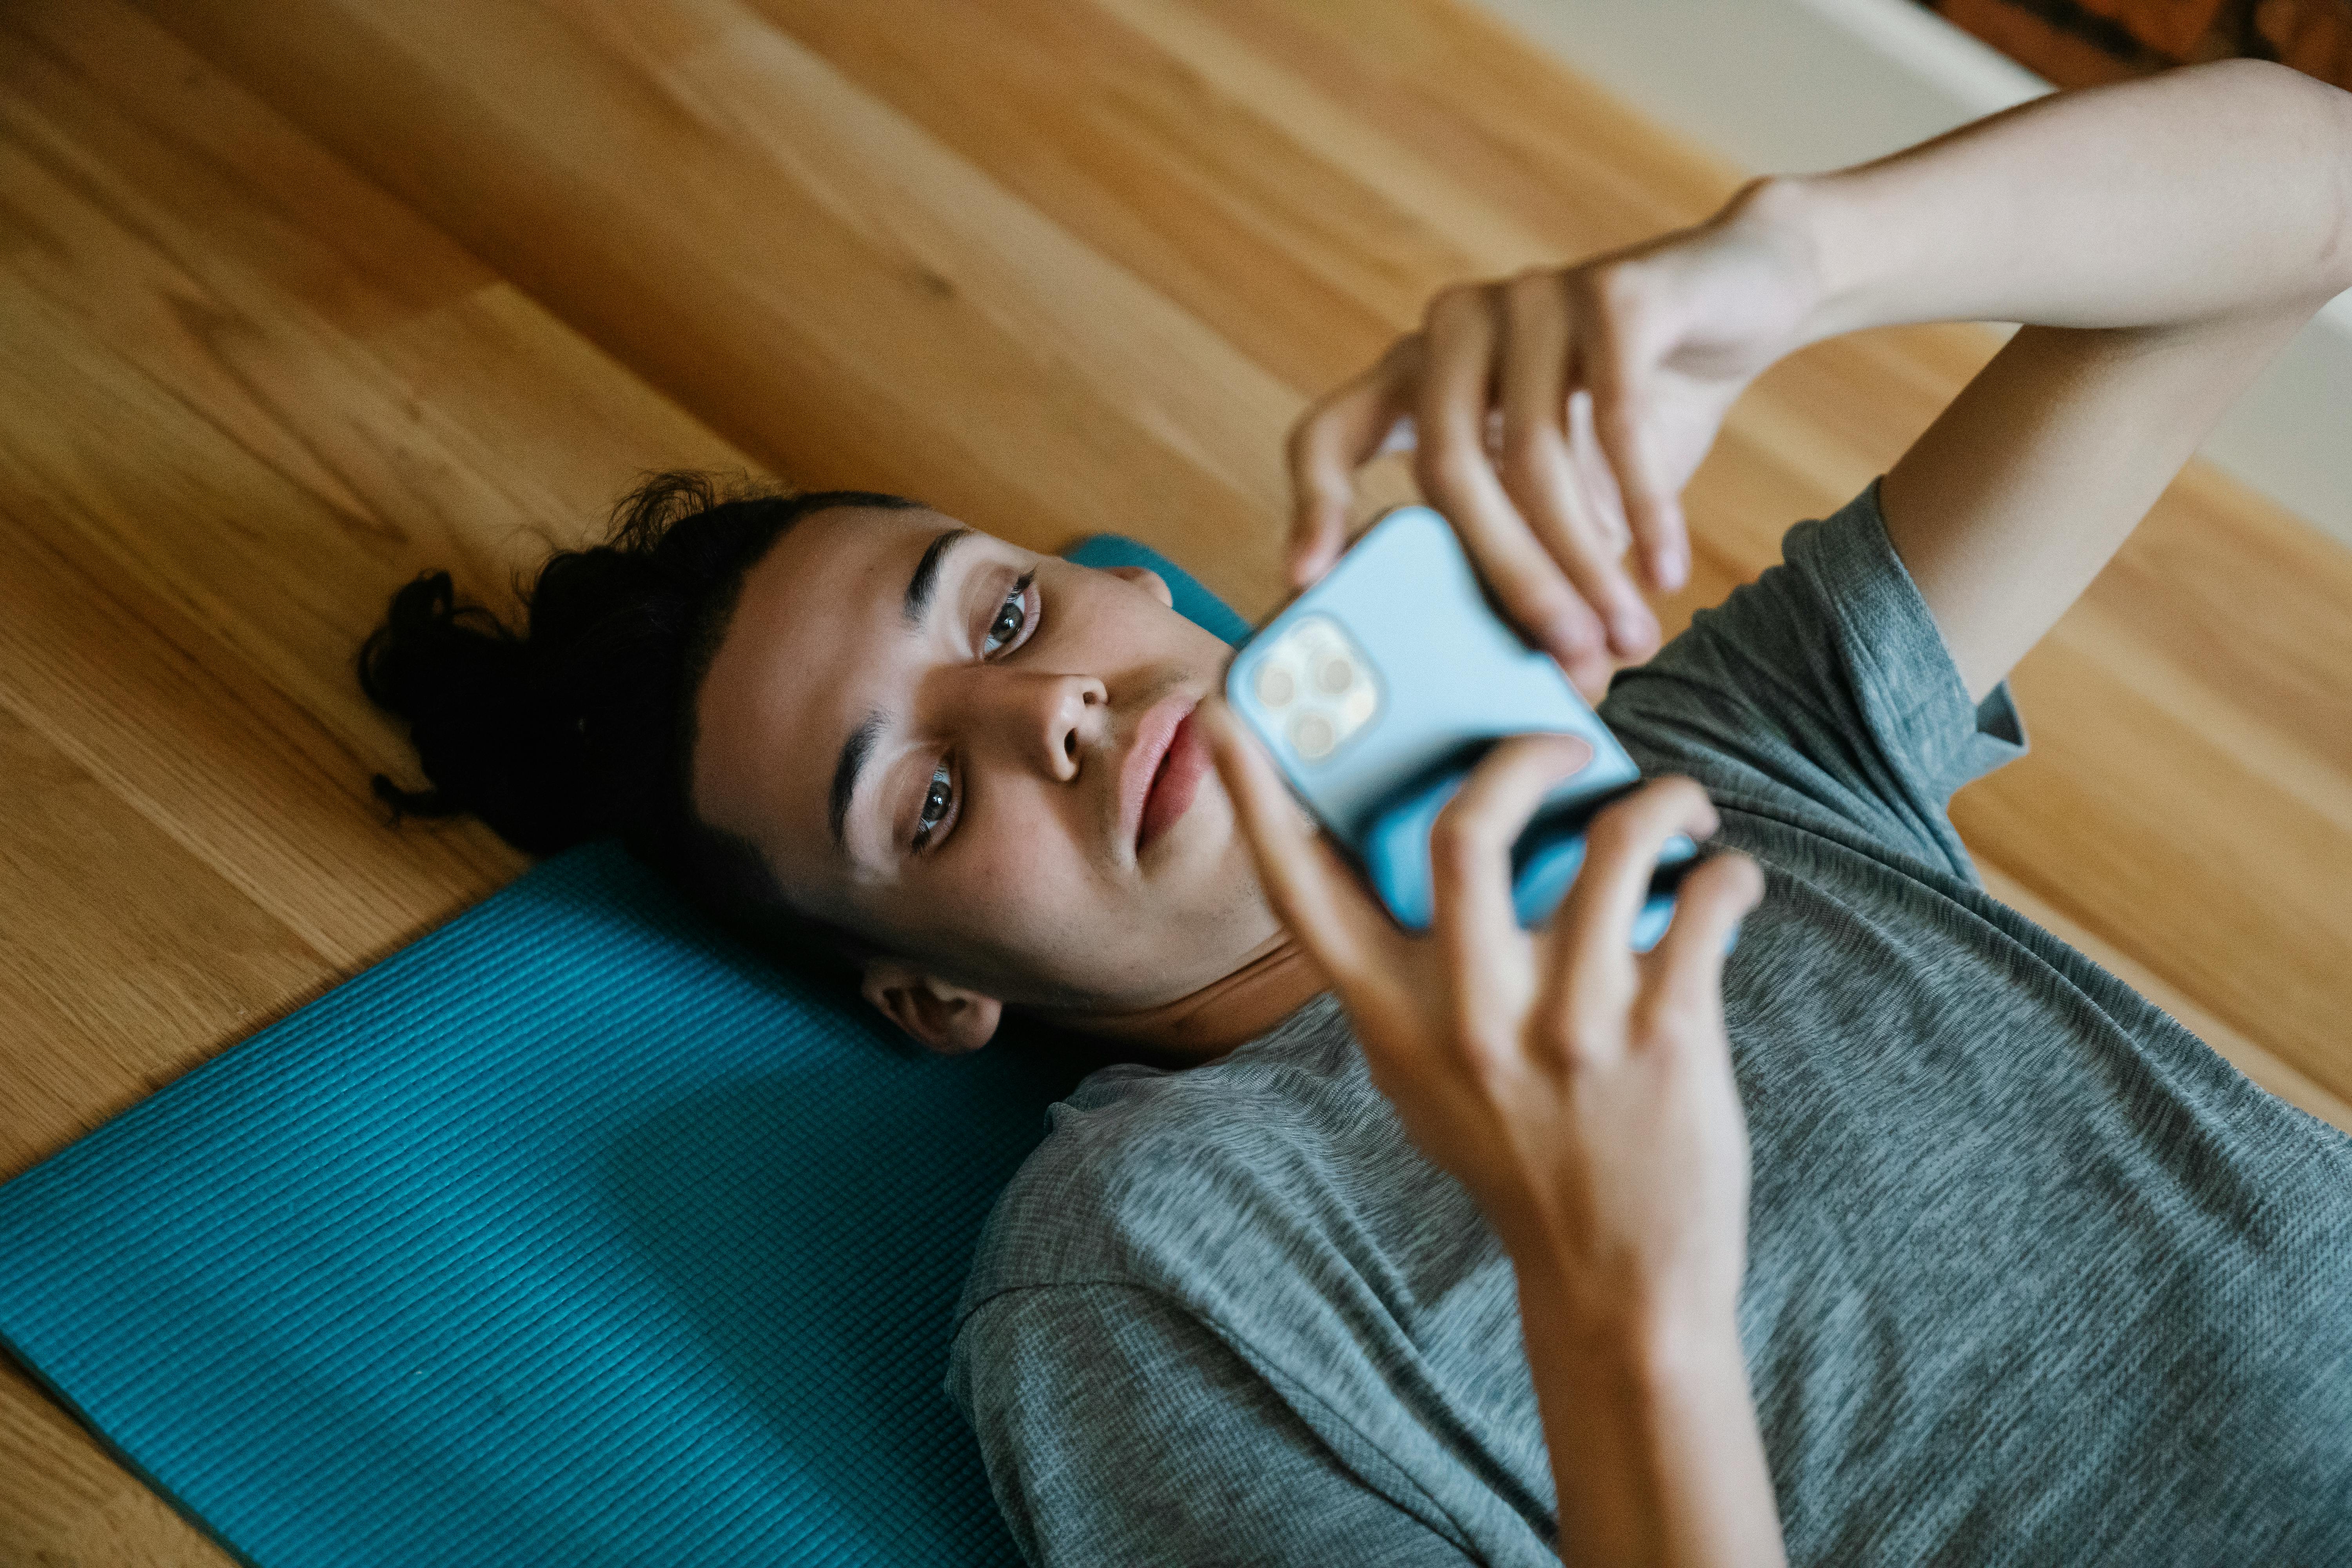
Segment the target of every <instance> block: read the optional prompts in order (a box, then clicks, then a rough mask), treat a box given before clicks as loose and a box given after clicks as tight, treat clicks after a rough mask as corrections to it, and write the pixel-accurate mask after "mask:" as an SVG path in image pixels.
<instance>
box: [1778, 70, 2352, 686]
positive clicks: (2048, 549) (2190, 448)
mask: <svg viewBox="0 0 2352 1568" xmlns="http://www.w3.org/2000/svg"><path fill="white" fill-rule="evenodd" d="M1777 186H1778V188H1777V189H1774V190H1771V191H1769V192H1765V193H1759V195H1761V197H1762V200H1761V202H1760V204H1759V205H1763V206H1764V207H1766V208H1767V209H1769V210H1772V211H1774V212H1775V213H1776V214H1778V215H1780V221H1782V222H1784V223H1789V224H1791V225H1793V226H1795V227H1796V228H1797V229H1798V230H1799V231H1800V232H1801V233H1802V234H1803V235H1804V236H1805V237H1806V238H1807V240H1808V242H1809V243H1810V245H1811V247H1812V250H1813V253H1814V256H1815V258H1816V262H1815V265H1816V267H1817V268H1818V271H1819V276H1820V281H1821V288H1822V292H1821V296H1820V300H1819V303H1818V305H1817V306H1816V308H1815V310H1813V312H1812V313H1811V318H1810V319H1809V320H1808V321H1807V322H1806V323H1805V325H1804V326H1803V328H1801V331H1800V334H1799V337H1800V341H1801V342H1811V341H1813V340H1815V339H1818V338H1823V337H1828V336H1831V335H1832V334H1834V333H1837V332H1842V331H1849V330H1852V329H1853V328H1856V327H1864V326H1873V325H1880V324H1891V323H1895V322H1903V321H1945V320H1956V319H1958V320H1985V321H2021V322H2025V323H2028V325H2027V326H2026V327H2025V328H2024V330H2023V331H2020V332H2019V333H2018V334H2017V335H2016V336H2015V337H2014V338H2013V339H2011V342H2009V344H2008V345H2007V346H2006V347H2004V348H2003V349H2002V350H2001V352H2000V353H1999V354H1997V355H1996V356H1994V358H1993V361H1992V363H1990V364H1989V365H1987V366H1986V367H1985V369H1984V371H1983V372H1982V373H1981V374H1979V375H1978V376H1977V377H1976V379H1975V380H1973V381H1972V382H1970V383H1969V385H1968V387H1967V388H1966V389H1965V390H1964V391H1963V392H1962V393H1961V394H1960V395H1959V396H1958V397H1957V398H1955V399H1954V400H1953V402H1952V404H1951V405H1950V406H1949V407H1948V408H1947V409H1946V410H1945V411H1944V413H1943V414H1942V415H1941V416H1938V417H1937V420H1936V422H1935V423H1934V424H1933V425H1931V426H1929V427H1928V428H1927V431H1926V432H1925V433H1924V434H1923V435H1921V436H1920V437H1919V438H1918V440H1917V441H1916V442H1915V443H1914V444H1913V445H1912V447H1911V448H1910V449H1909V450H1908V451H1907V452H1906V453H1905V454H1904V456H1903V458H1902V459H1901V460H1900V461H1899V462H1897V463H1896V464H1895V467H1894V468H1892V469H1890V470H1889V471H1888V473H1887V475H1886V479H1885V483H1884V485H1883V486H1882V487H1881V490H1880V499H1881V500H1882V502H1883V503H1884V507H1885V515H1886V526H1887V534H1888V537H1889V539H1890V540H1891V542H1893V543H1894V545H1895V552H1896V553H1897V554H1898V555H1900V556H1901V557H1902V559H1903V563H1904V565H1905V566H1906V569H1908V570H1909V572H1910V574H1911V575H1912V578H1913V580H1914V581H1916V583H1917V584H1919V589H1920V593H1921V595H1922V596H1923V597H1924V598H1925V599H1926V600H1927V605H1928V608H1929V609H1930V610H1931V611H1933V612H1934V615H1935V617H1936V623H1937V627H1938V628H1939V629H1940V630H1941V631H1942V633H1943V634H1944V640H1945V643H1946V644H1947V646H1948V647H1950V649H1951V651H1952V656H1953V658H1954V661H1955V662H1956V663H1957V664H1958V667H1959V669H1960V672H1961V675H1962V677H1963V679H1965V680H1966V681H1967V683H1968V688H1969V695H1970V696H1972V697H1976V698H1981V697H1983V696H1984V694H1985V693H1986V692H1988V691H1990V690H1991V689H1992V688H1993V687H1994V686H1995V685H1997V684H1998V683H1999V682H2000V679H2001V678H2002V677H2003V676H2005V675H2006V674H2008V672H2009V670H2010V668H2011V667H2012V666H2013V665H2015V664H2016V662H2017V661H2018V659H2019V658H2021V657H2023V655H2024V654H2025V652H2026V650H2027V649H2029V648H2031V647H2032V646H2033V645H2034V643H2035V642H2037V641H2038V640H2040V638H2041V637H2042V633H2044V632H2045V631H2047V630H2048V629H2049V628H2050V626H2052V625H2053V623H2054V622H2055V621H2056V620H2057V619H2058V617H2059V616H2061V615H2063V614H2064V612H2065V610H2066V608H2067V606H2068V605H2072V604H2073V603H2074V600H2075V598H2076V597H2077V596H2078V595H2081V593H2082V592H2083V590H2084V588H2085V587H2087V586H2089V585H2090V582H2091V580H2092V578H2094V577H2095V576H2096V575H2097V574H2098V573H2099V570H2100V568H2101V567H2103V566H2105V564H2106V563H2107V560H2108V558H2109V557H2110V556H2112V555H2113V554H2114V553H2115V552H2116V550H2117V549H2118V548H2119V547H2120V546H2121V545H2122V543H2123V542H2124V540H2125V539H2126V537H2128V536H2129V534H2130V533H2131V531H2132V530H2133V528H2135V527H2136V526H2137V524H2138V522H2139V521H2140V519H2141V518H2142V517H2143V516H2145V515H2146V514H2147V509H2148V508H2149V507H2150V506H2152V505H2153V504H2154V503H2155V501H2156V500H2157V498H2158V496H2159V495H2160V494H2162V493H2163V490H2164V488H2165V486H2167V485H2168V484H2169V483H2170V482H2171V480H2172V477H2173V476H2174V475H2175V474H2176V473H2178V472H2179V469H2180V467H2181V465H2182V464H2183V463H2185V462H2187V461H2188V460H2189V456H2190V455H2191V454H2192V453H2193V452H2194V451H2195V450H2196V448H2197V447H2198V444H2199V443H2200V442H2201V441H2202V440H2203V439H2204V438H2205V436H2206V434H2207V433H2208V432H2209V431H2210V430H2211V428H2212V427H2213V425H2214V422H2215V421H2216V420H2218V419H2219V418H2220V417H2221V414H2222V412H2223V410H2225V409H2226V408H2227V407H2228V406H2229V405H2230V404H2231V401H2232V400H2234V399H2235V398H2236V397H2237V395H2238V394H2239V393H2241V392H2242V391H2243V390H2244V389H2245V387H2246V385H2247V384H2248V383H2249V382H2251V381H2252V379H2253V378H2254V376H2255V375H2256V374H2259V373H2260V371H2261V370H2262V368H2263V366H2264V365H2265V364H2267V363H2269V362H2270V360H2271V358H2272V356H2273V355H2274V354H2275V353H2277V352H2278V351H2279V350H2280V349H2281V348H2282V347H2284V345H2285V343H2286V342H2287V341H2288V340H2289V339H2290V338H2292V337H2293V336H2294V333H2295V331H2296V330H2297V329H2299V328H2300V327H2301V326H2302V325H2303V323H2304V322H2305V321H2307V320H2309V318H2310V317H2311V315H2312V313H2313V312H2314V311H2315V310H2318V308H2319V307H2320V306H2321V305H2322V304H2324V303H2326V300H2328V298H2329V297H2330V296H2332V295H2334V294H2336V293H2337V292H2339V291H2340V290H2342V289H2345V288H2347V287H2352V94H2347V93H2345V92H2342V91H2339V90H2338V89H2335V88H2332V87H2328V86H2326V85H2325V84H2323V83H2320V82H2317V81H2314V80H2312V79H2310V78H2308V77H2305V76H2303V75H2302V74H2300V73H2299V72H2296V71H2293V70H2290V69H2288V68H2285V67H2284V66H2275V65H2270V64H2267V63H2265V62H2263V61H2259V60H2224V61H2219V62H2216V63H2214V64H2211V65H2206V66H2200V67H2195V68H2189V69H2185V70H2179V71H2173V72H2169V73H2168V74H2166V75H2164V76H2160V77H2155V78H2151V79H2147V80H2144V81H2136V82H2130V83H2126V84H2121V85H2117V86H2114V87H2105V88H2098V89H2091V90H2087V91H2082V92H2071V93H2062V94H2059V95H2056V96H2054V97H2052V98H2046V99H2042V100H2037V101H2035V102H2032V103H2029V104H2024V105H2021V106H2020V107H2019V108H2017V109H2014V110H2009V111H2008V112H2006V113H2003V114H1999V115H1995V116H1992V117H1991V118H1990V119H1987V120H1982V121H1977V122H1975V123H1974V124H1971V125H1966V126H1963V127H1961V128H1960V129H1958V130H1957V131H1954V132H1950V133H1949V134H1948V135H1945V136H1941V137H1938V138H1937V139H1936V140H1934V141H1932V142H1924V143H1922V144H1921V145H1919V146H1917V147H1915V148H1912V149H1910V150H1908V151H1906V152H1903V153H1896V154H1895V155H1893V156H1892V157H1888V158H1883V159H1880V160H1878V161H1877V162H1875V163H1866V164H1864V165H1861V166H1860V167H1858V168H1854V169H1850V170H1844V171H1841V172H1838V173H1836V174H1825V175H1819V176H1812V177H1807V178H1799V179H1794V180H1789V181H1782V182H1778V183H1777Z"/></svg>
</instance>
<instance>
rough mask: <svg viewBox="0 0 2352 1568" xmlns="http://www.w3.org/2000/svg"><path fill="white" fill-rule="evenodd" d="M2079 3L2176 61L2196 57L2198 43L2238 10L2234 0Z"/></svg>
mask: <svg viewBox="0 0 2352 1568" xmlns="http://www.w3.org/2000/svg"><path fill="white" fill-rule="evenodd" d="M2077 4H2079V5H2081V6H2082V8H2083V9H2084V10H2085V11H2088V12H2089V13H2091V14H2092V15H2093V16H2105V18H2106V19H2107V20H2109V21H2110V22H2114V23H2116V24H2118V25H2119V26H2122V27H2123V29H2124V30H2125V31H2126V32H2127V33H2129V34H2130V35H2131V36H2132V37H2135V38H2137V39H2138V40H2139V41H2140V42H2141V43H2143V44H2146V45H2147V47H2149V48H2151V49H2154V50H2155V51H2156V52H2157V53H2158V54H2160V55H2168V56H2170V57H2171V58H2173V59H2176V60H2188V59H2191V58H2195V57H2196V54H2197V46H2198V44H2199V43H2200V41H2202V40H2203V39H2204V38H2205V37H2207V36H2208V35H2209V34H2210V33H2212V32H2213V30H2214V28H2215V27H2216V26H2217V25H2218V24H2220V22H2221V19H2222V13H2223V11H2224V10H2234V9H2235V8H2236V7H2235V5H2232V4H2231V0H2077Z"/></svg>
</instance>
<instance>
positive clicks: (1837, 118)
mask: <svg viewBox="0 0 2352 1568" xmlns="http://www.w3.org/2000/svg"><path fill="white" fill-rule="evenodd" d="M1482 3H1483V4H1484V5H1486V9H1487V10H1488V11H1489V12H1491V13H1492V14H1494V15H1495V16H1499V17H1500V18H1502V19H1503V20H1504V21H1506V22H1507V23H1509V24H1510V25H1511V26H1514V27H1516V28H1517V30H1518V31H1519V32H1520V33H1522V34H1524V35H1525V36H1526V37H1528V39H1529V40H1531V41H1532V42H1534V43H1536V44H1538V45H1540V46H1541V47H1545V48H1547V49H1549V50H1550V51H1551V52H1552V53H1553V54H1555V55H1557V56H1558V57H1559V58H1560V59H1562V60H1564V61H1566V62H1567V63H1568V64H1569V65H1570V67H1572V68H1575V69H1576V70H1578V71H1580V72H1582V73H1583V74H1584V75H1586V76H1589V77H1591V78H1592V79H1594V80H1596V81H1598V82H1600V83H1601V85H1602V86H1603V87H1605V88H1607V89H1609V90H1610V91H1612V92H1613V93H1616V94H1617V95H1618V96H1619V97H1621V98H1622V99H1624V100H1626V101H1627V102H1629V103H1631V104H1633V106H1634V107H1635V108H1637V109H1640V110H1643V112H1644V113H1646V114H1648V115H1650V116H1651V117H1652V118H1653V119H1655V120H1656V121H1659V122H1660V123H1661V124H1663V125H1665V126H1666V127H1668V128H1669V129H1670V130H1673V131H1675V132H1679V133H1680V134H1681V135H1683V136H1685V137H1686V138H1688V139H1689V140H1690V141H1692V142H1696V143H1697V144H1698V145H1699V146H1701V147H1704V148H1706V150H1708V151H1709V152H1711V153H1714V154H1715V155H1716V156H1717V157H1719V158H1721V159H1723V160H1724V161H1725V162H1727V163H1731V164H1732V165H1734V166H1735V167H1738V168H1740V169H1743V170H1747V171H1749V172H1752V173H1757V174H1763V173H1767V172H1772V173H1789V174H1795V173H1806V172H1811V171H1815V170H1821V169H1834V168H1842V167H1843V166H1844V165H1846V164H1849V163H1861V162H1863V161H1864V160H1865V159H1869V158H1874V157H1878V156H1880V155H1882V154H1884V153H1891V152H1893V151H1895V149H1896V148H1898V147H1906V146H1908V145H1910V144H1911V143H1913V142H1920V141H1924V140H1926V139H1927V138H1928V137H1930V136H1935V135H1939V134H1941V133H1942V132H1946V131H1948V130H1950V129H1951V128H1952V127H1954V126H1955V125H1961V124H1965V123H1966V122H1968V121H1971V120H1975V119H1978V118H1979V117H1981V116H1983V115H1987V114H1990V113H1993V112H1994V111H1995V110H2002V109H2006V108H2008V107H2009V106H2010V105H2011V104H2014V103H2022V102H2024V101H2025V100H2028V99H2031V98H2038V97H2040V96H2041V95H2042V94H2043V93H2046V92H2049V91H2051V90H2053V89H2052V88H2051V84H2050V83H2048V82H2047V81H2044V80H2043V79H2042V78H2040V77H2038V76H2036V75H2034V74H2033V73H2032V71H2029V70H2027V69H2025V68H2023V67H2022V66H2020V65H2018V64H2016V63H2015V62H2014V61H2012V60H2011V59H2010V58H2008V57H2006V56H2004V55H2001V54H2000V53H1999V52H1997V51H1995V50H1994V49H1992V48H1990V47H1988V46H1986V45H1984V44H1982V43H1979V42H1978V41H1977V40H1976V39H1975V38H1973V37H1969V35H1968V34H1966V33H1964V32H1962V31H1960V30H1959V29H1958V27H1955V26H1952V25H1951V24H1950V23H1948V22H1947V21H1945V20H1944V19H1943V18H1942V17H1940V16H1937V15H1935V14H1934V13H1933V12H1931V11H1928V10H1927V9H1926V8H1925V7H1923V6H1920V5H1916V4H1913V3H1912V0H1482ZM2347 434H2352V293H2347V294H2343V295H2339V296H2338V297H2337V298H2336V299H2335V300H2332V301H2331V302H2330V303H2329V304H2328V305H2327V307H2326V309H2325V310H2322V311H2320V313H2319V314H2318V315H2317V316H2316V317H2315V318H2314V319H2313V320H2312V321H2311V323H2310V324H2309V325H2308V326H2306V327H2305V328H2304V330H2303V331H2301V332H2300V333H2298V334H2297V335H2296V337H2295V339H2294V342H2291V343H2289V344H2288V345H2287V347H2286V348H2285V350H2284V352H2282V353H2280V355H2279V357H2278V358H2277V359H2276V360H2275V361H2273V363H2272V364H2271V366H2270V368H2269V369H2267V370H2266V371H2264V372H2263V374H2262V377H2261V378H2260V379H2259V380H2257V381H2256V382H2255V383H2254V384H2253V385H2252V386H2251V387H2249V388H2248V389H2247V390H2246V392H2245V393H2244V395H2242V396H2241V397H2240V398H2239V399H2238V401H2237V402H2236V403H2235V404H2234V405H2231V409H2230V412H2229V413H2228V414H2226V415H2225V416H2222V419H2221V424H2220V425H2219V426H2216V427H2215V429H2214V431H2213V434H2212V435H2211V436H2210V437H2208V438H2207V440H2206V442H2205V445H2204V447H2202V448H2201V451H2202V455H2203V456H2204V457H2205V458H2208V459H2209V460H2210V461H2211V462H2212V463H2213V464H2215V465H2216V466H2217V467H2219V468H2224V469H2226V470H2228V471H2229V472H2230V473H2231V475H2233V476H2234V477H2236V478H2237V479H2241V480H2242V481H2244V482H2245V483H2246V484H2249V485H2251V486H2252V487H2253V488H2254V489H2258V490H2260V491H2262V492H2263V494H2264V495H2267V496H2269V497H2270V498H2271V499H2272V500H2275V501H2277V502H2278V503H2279V504H2280V505H2282V506H2284V507H2285V508H2287V509H2288V510H2292V511H2294V512H2297V513H2299V514H2301V515H2302V516H2303V517H2305V518H2307V519H2308V520H2310V521H2312V522H2313V523H2315V524H2316V525H2318V526H2319V527H2320V528H2321V529H2323V530H2325V531H2327V532H2329V533H2331V534H2333V535H2335V536H2336V538H2337V539H2340V540H2342V541H2343V542H2345V543H2347V545H2352V440H2347V439H2346V437H2347Z"/></svg>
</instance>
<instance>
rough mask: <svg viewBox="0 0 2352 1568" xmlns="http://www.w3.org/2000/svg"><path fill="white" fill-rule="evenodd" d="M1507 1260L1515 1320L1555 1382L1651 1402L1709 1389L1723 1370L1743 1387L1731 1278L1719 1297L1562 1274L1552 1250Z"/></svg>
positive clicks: (1702, 1286)
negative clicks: (1537, 1335)
mask: <svg viewBox="0 0 2352 1568" xmlns="http://www.w3.org/2000/svg"><path fill="white" fill-rule="evenodd" d="M1507 1251H1508V1252H1509V1256H1510V1258H1511V1267H1512V1269H1513V1272H1514V1274H1515V1275H1516V1277H1517V1281H1518V1289H1519V1309H1520V1316H1521V1318H1522V1319H1523V1321H1526V1322H1528V1323H1529V1324H1533V1323H1536V1322H1541V1323H1542V1324H1543V1325H1544V1338H1545V1340H1546V1342H1547V1343H1548V1346H1549V1349H1550V1352H1551V1353H1552V1354H1553V1355H1554V1356H1556V1357H1557V1358H1558V1359H1559V1366H1560V1370H1561V1371H1562V1372H1563V1373H1566V1374H1568V1375H1570V1376H1575V1377H1578V1378H1579V1379H1580V1381H1584V1380H1590V1381H1591V1382H1594V1383H1598V1384H1608V1385H1609V1386H1611V1387H1612V1388H1616V1389H1619V1390H1637V1391H1641V1392H1644V1393H1649V1394H1666V1393H1670V1392H1672V1391H1675V1390H1677V1389H1682V1388H1687V1387H1689V1386H1690V1385H1692V1384H1694V1383H1707V1384H1713V1383H1718V1382H1720V1381H1721V1380H1722V1378H1723V1374H1724V1373H1725V1372H1726V1370H1727V1367H1728V1368H1729V1369H1731V1370H1732V1371H1733V1372H1734V1373H1736V1375H1737V1377H1738V1379H1739V1380H1740V1381H1742V1382H1744V1381H1745V1379H1746V1375H1747V1373H1746V1364H1747V1363H1746V1357H1745V1352H1744V1351H1743V1350H1742V1349H1741V1346H1740V1342H1739V1314H1738V1279H1737V1278H1736V1276H1735V1277H1734V1278H1733V1279H1730V1280H1729V1281H1728V1287H1727V1289H1716V1288H1712V1286H1711V1285H1710V1284H1708V1283H1706V1282H1702V1281H1695V1280H1685V1281H1679V1282H1675V1283H1674V1284H1672V1285H1668V1284H1664V1283H1651V1284H1648V1285H1644V1284H1643V1283H1642V1282H1638V1281H1632V1280H1624V1279H1594V1278H1592V1277H1591V1276H1590V1274H1589V1272H1587V1271H1583V1270H1577V1269H1571V1268H1563V1267H1561V1266H1560V1265H1559V1253H1558V1252H1557V1250H1556V1249H1553V1248H1549V1247H1540V1248H1531V1249H1507Z"/></svg>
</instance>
